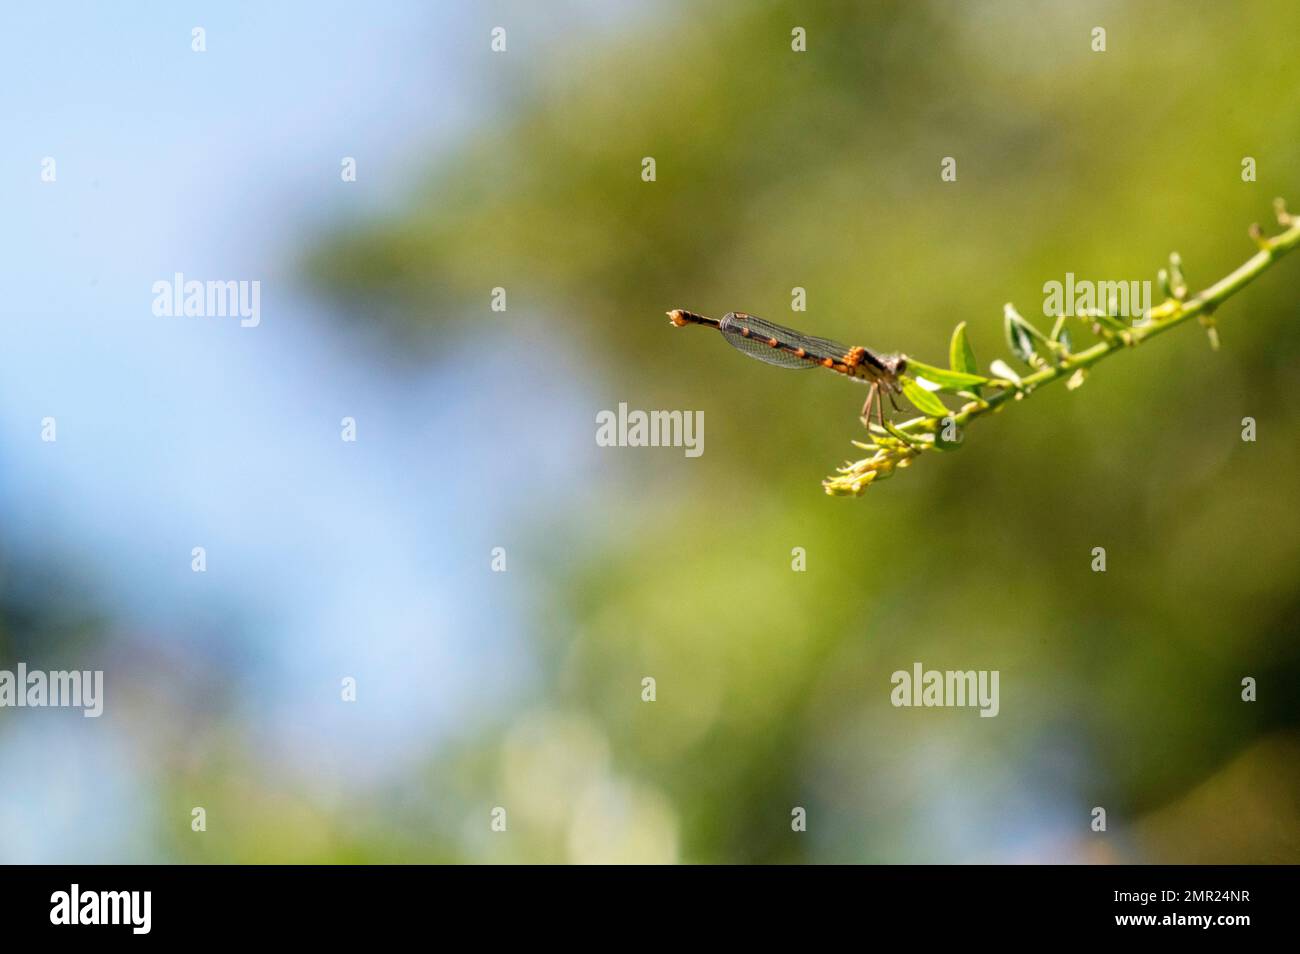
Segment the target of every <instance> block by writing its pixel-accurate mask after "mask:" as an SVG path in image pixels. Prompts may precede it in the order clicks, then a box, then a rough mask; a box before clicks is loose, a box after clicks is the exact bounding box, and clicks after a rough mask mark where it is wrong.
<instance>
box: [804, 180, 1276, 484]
mask: <svg viewBox="0 0 1300 954" xmlns="http://www.w3.org/2000/svg"><path fill="white" fill-rule="evenodd" d="M1277 211H1278V219H1279V221H1280V222H1281V223H1282V224H1283V225H1285V226H1286V229H1285V231H1283V232H1281V233H1279V234H1278V235H1275V236H1273V237H1272V238H1265V237H1264V236H1262V235H1261V234H1260V233H1259V231H1258V229H1257V228H1255V229H1252V231H1251V235H1252V237H1253V238H1254V239H1255V241H1256V243H1257V244H1258V245H1259V251H1258V252H1256V253H1255V254H1254V255H1253V256H1251V257H1250V258H1249V259H1248V260H1246V261H1245V262H1243V263H1242V264H1241V266H1240V267H1238V268H1237V269H1236V270H1235V271H1233V272H1232V273H1231V274H1230V275H1227V276H1226V277H1224V278H1222V279H1220V280H1219V281H1217V282H1215V283H1214V284H1213V285H1211V286H1210V287H1209V288H1206V289H1204V290H1203V291H1200V292H1198V293H1197V294H1195V295H1193V296H1191V297H1190V298H1182V299H1179V298H1169V299H1167V300H1165V301H1164V302H1161V303H1160V304H1159V305H1157V306H1155V307H1154V308H1152V309H1151V311H1150V315H1149V319H1150V320H1148V321H1146V322H1144V323H1143V324H1141V325H1136V326H1134V327H1132V328H1128V329H1125V330H1123V331H1118V332H1106V337H1105V339H1104V340H1102V341H1099V342H1098V343H1097V344H1095V345H1093V346H1092V347H1090V348H1087V349H1085V350H1083V351H1079V352H1076V353H1074V354H1070V355H1066V356H1064V357H1059V358H1058V359H1057V361H1056V363H1054V364H1051V365H1049V366H1047V367H1044V368H1040V369H1039V370H1037V371H1034V372H1033V373H1031V374H1027V375H1025V376H1024V377H1023V378H1021V379H1020V381H1019V382H1018V383H1017V384H1013V385H1011V386H1008V387H1007V388H1005V389H1004V390H1001V391H999V392H998V393H997V394H994V395H992V396H990V397H988V398H975V399H974V400H971V401H970V402H969V403H967V404H965V405H964V406H963V407H962V408H961V410H959V411H957V412H955V413H953V414H952V415H951V419H952V421H953V422H954V423H955V424H956V425H957V427H959V428H961V429H963V430H964V429H965V427H966V425H967V424H969V423H970V422H971V421H973V420H975V419H976V418H978V417H982V416H984V415H986V414H991V413H993V412H995V411H997V410H999V409H1000V408H1001V407H1002V405H1004V404H1006V403H1007V402H1009V401H1015V400H1021V399H1023V398H1025V397H1026V396H1028V395H1029V394H1032V393H1033V392H1034V391H1036V390H1037V389H1038V388H1040V387H1042V386H1043V385H1045V384H1050V383H1051V382H1053V381H1055V380H1057V379H1058V378H1063V377H1067V376H1069V375H1072V374H1074V373H1075V372H1077V371H1080V370H1082V369H1086V368H1090V367H1092V366H1093V365H1094V364H1096V363H1097V362H1099V361H1101V360H1102V359H1103V358H1105V357H1107V356H1108V355H1110V354H1113V353H1114V352H1116V351H1121V350H1123V349H1124V348H1129V347H1136V346H1137V345H1139V344H1141V343H1142V342H1144V341H1146V340H1147V339H1148V338H1154V337H1155V336H1156V335H1158V334H1161V333H1163V332H1165V331H1168V330H1169V329H1170V328H1173V327H1175V326H1177V325H1181V324H1182V323H1183V322H1185V321H1187V320H1188V319H1190V318H1193V317H1198V316H1199V317H1200V318H1201V319H1202V320H1206V319H1208V318H1209V316H1210V315H1212V314H1213V313H1214V310H1215V309H1216V308H1218V306H1219V305H1220V304H1222V303H1223V302H1224V301H1226V300H1227V299H1228V298H1231V297H1232V296H1233V295H1235V294H1236V293H1237V292H1239V291H1241V289H1243V288H1245V287H1246V286H1247V285H1249V284H1250V283H1251V282H1252V281H1254V280H1255V279H1256V278H1257V277H1258V276H1259V275H1260V274H1262V273H1263V272H1264V271H1265V270H1267V269H1268V268H1269V267H1270V266H1271V265H1272V264H1273V263H1274V262H1276V261H1277V260H1278V259H1279V258H1281V257H1282V256H1283V255H1285V254H1286V253H1287V252H1290V251H1291V250H1292V249H1294V248H1296V246H1298V245H1300V216H1291V215H1288V214H1287V213H1286V211H1285V209H1284V207H1283V206H1282V205H1281V203H1280V201H1279V203H1278V205H1277ZM946 421H947V418H944V419H940V418H935V417H923V418H917V419H915V420H912V421H908V422H907V423H905V424H901V425H899V427H898V430H900V431H902V432H903V433H904V434H909V435H922V434H935V433H937V432H938V430H939V429H940V427H942V426H943V425H944V424H945V423H946ZM900 443H901V442H900ZM922 450H923V448H922V447H916V446H907V445H904V446H902V447H895V448H889V447H883V448H881V449H880V450H878V451H877V453H876V455H875V456H874V457H872V458H869V459H867V460H863V461H858V462H856V463H853V464H849V465H847V466H845V467H843V468H841V470H840V475H839V476H835V477H830V478H827V480H826V481H825V482H824V484H823V485H824V486H825V488H826V492H827V493H831V494H854V495H856V494H860V493H862V492H863V491H864V490H865V489H866V487H867V485H869V484H870V483H871V482H872V481H873V480H874V479H877V478H883V477H887V476H889V475H890V474H892V472H893V470H894V467H895V466H904V467H905V466H907V464H908V463H910V461H911V458H913V457H916V456H917V455H918V454H920V453H922Z"/></svg>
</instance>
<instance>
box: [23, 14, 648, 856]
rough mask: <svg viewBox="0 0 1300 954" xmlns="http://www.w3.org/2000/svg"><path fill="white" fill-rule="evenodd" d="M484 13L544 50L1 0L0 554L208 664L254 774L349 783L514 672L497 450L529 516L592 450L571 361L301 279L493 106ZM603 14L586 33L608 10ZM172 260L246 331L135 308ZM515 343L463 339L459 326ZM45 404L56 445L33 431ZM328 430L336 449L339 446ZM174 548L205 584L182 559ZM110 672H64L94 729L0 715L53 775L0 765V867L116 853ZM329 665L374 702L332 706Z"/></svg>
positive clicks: (515, 686)
mask: <svg viewBox="0 0 1300 954" xmlns="http://www.w3.org/2000/svg"><path fill="white" fill-rule="evenodd" d="M583 9H585V8H583ZM625 9H630V8H625ZM502 16H506V17H511V18H513V19H510V20H509V22H510V23H511V25H512V27H514V26H516V25H517V30H516V35H517V36H518V42H519V43H521V44H522V43H526V42H534V43H537V44H539V45H540V44H543V43H550V42H559V41H560V40H562V39H563V38H564V37H563V31H562V30H561V28H560V25H559V23H558V20H550V19H548V18H545V17H543V16H541V15H539V14H538V13H535V12H530V11H529V10H528V8H527V6H525V5H512V6H507V7H501V6H498V7H491V6H488V7H475V6H473V5H469V4H447V5H439V6H433V5H429V4H422V3H389V4H380V5H364V4H344V3H339V4H334V5H320V4H302V3H297V4H236V5H233V6H232V5H226V4H220V5H218V4H197V5H192V6H191V5H186V6H184V7H182V6H178V5H175V4H163V3H155V4H131V5H129V6H121V5H111V6H110V5H95V4H82V5H66V4H64V5H61V4H53V5H50V4H29V5H26V6H22V7H19V8H17V9H13V10H9V11H7V13H6V19H7V20H8V22H7V24H6V29H5V32H4V36H3V38H0V113H2V114H3V115H4V117H5V119H4V125H5V140H6V143H5V145H6V148H5V149H4V150H3V152H2V154H0V205H2V206H3V208H4V210H5V212H4V214H5V217H6V219H7V220H8V221H7V226H8V227H7V229H6V231H7V232H8V234H9V236H10V241H9V242H7V243H6V248H5V254H4V256H3V265H0V278H3V280H4V286H5V296H4V304H3V315H2V319H3V328H4V335H3V347H2V348H0V521H2V522H3V536H2V537H0V540H3V543H4V547H5V549H6V550H7V552H8V559H9V560H10V562H11V563H12V562H14V561H19V562H24V563H26V562H29V561H31V562H40V563H43V564H47V565H50V566H54V567H57V568H58V572H60V573H66V574H68V576H69V578H70V579H71V580H73V585H75V586H76V587H77V589H78V590H79V591H84V593H85V594H86V596H87V598H88V600H89V602H91V603H92V604H93V605H95V606H96V607H97V608H99V609H100V610H103V611H106V612H107V613H108V614H109V616H110V617H111V620H112V632H113V635H112V636H111V637H110V640H121V641H122V642H123V643H124V644H125V645H128V646H132V647H137V648H138V647H140V646H144V647H146V648H147V647H148V646H150V645H151V644H153V645H155V647H156V648H157V649H158V650H159V651H160V652H165V653H178V652H179V653H180V654H181V655H182V656H185V655H186V654H189V655H190V656H192V657H193V658H195V659H199V660H204V661H212V662H211V665H212V666H214V667H215V671H214V672H210V673H209V674H208V676H207V678H208V679H209V680H210V681H212V682H215V683H217V684H219V685H222V686H224V687H225V688H226V689H227V690H229V691H230V692H231V693H232V694H233V696H234V698H235V699H236V700H237V703H236V707H237V708H238V709H239V710H241V712H242V714H243V715H244V716H245V717H246V719H247V722H248V725H250V726H256V727H257V733H258V735H259V736H261V737H262V740H263V742H264V743H265V745H266V750H265V752H264V754H265V755H266V756H267V758H268V760H270V761H274V762H275V763H277V764H278V765H279V766H280V768H281V769H283V770H284V771H287V772H292V771H293V770H294V769H295V768H297V769H298V770H299V771H300V773H301V775H302V777H303V778H306V779H308V780H310V777H311V774H312V772H313V770H314V767H315V766H317V765H318V759H319V758H320V757H321V754H320V753H319V752H315V751H313V744H314V741H315V742H319V740H320V738H321V736H322V735H326V734H327V735H328V736H329V748H330V757H346V758H347V759H349V760H350V763H349V764H350V767H351V773H350V774H351V775H352V776H353V777H355V778H357V779H359V780H361V781H362V782H365V781H367V780H372V779H376V778H380V777H382V776H383V775H384V774H385V773H389V772H394V771H400V770H401V768H402V766H403V764H404V763H403V756H405V755H408V754H414V753H418V752H421V751H423V750H424V749H425V747H426V746H427V745H428V743H429V742H430V741H431V740H435V739H437V738H439V737H442V736H444V735H445V734H446V733H449V732H455V731H458V730H461V729H463V728H465V727H466V725H467V724H469V723H472V721H473V720H474V719H475V718H477V717H479V716H481V715H483V714H484V713H487V712H490V711H491V709H492V708H493V706H495V705H497V704H498V703H500V702H501V701H503V700H505V699H508V698H509V697H510V696H511V695H512V694H513V693H515V692H517V691H519V690H520V687H521V686H523V685H525V684H526V682H527V679H528V677H529V666H528V660H527V655H526V644H525V642H524V640H523V634H524V633H525V632H526V628H527V621H526V618H525V613H526V606H525V602H526V600H524V599H521V598H520V596H521V594H523V593H526V588H525V587H522V586H515V587H511V588H510V590H509V591H508V594H509V595H506V594H507V591H505V590H504V589H503V588H494V587H492V586H490V585H489V583H488V581H487V580H486V579H485V577H486V575H487V567H488V559H489V550H490V548H491V547H492V546H495V545H507V544H510V543H511V542H512V540H511V539H510V537H509V534H510V533H511V532H513V531H512V528H513V527H515V526H517V524H516V522H515V521H514V520H512V519H511V518H512V517H513V516H514V515H515V514H517V512H518V508H519V506H520V501H518V500H516V499H514V498H513V497H512V495H511V493H510V492H509V483H508V480H507V474H506V473H505V472H504V471H503V460H504V459H505V455H507V454H508V455H509V458H512V459H521V460H529V461H531V462H532V463H531V467H530V471H531V474H532V477H531V478H530V480H531V485H530V489H529V498H530V500H529V502H530V503H531V505H533V506H536V505H538V504H539V503H544V502H545V501H546V500H547V499H548V497H553V498H555V499H557V500H558V499H559V498H560V497H561V495H562V494H563V488H564V487H565V486H566V484H568V483H569V482H570V481H571V479H572V476H573V474H574V473H575V472H576V470H578V469H581V468H582V467H585V466H590V465H591V464H590V460H591V457H592V455H594V451H595V448H594V444H593V443H592V442H591V436H590V433H588V430H589V429H587V428H585V422H586V411H585V410H579V409H578V408H579V404H580V402H581V399H582V394H581V392H580V390H579V389H580V388H581V386H582V381H581V374H580V373H579V372H578V370H577V368H574V369H573V373H571V374H565V373H561V374H559V375H557V374H556V373H555V370H556V369H555V366H554V365H552V367H551V369H550V371H549V372H548V373H547V382H545V386H543V382H541V381H540V380H539V379H538V377H537V375H536V374H534V375H529V374H528V373H524V374H512V375H511V376H510V377H509V378H507V379H504V380H497V379H489V380H484V377H483V375H482V372H481V370H479V369H477V368H476V367H474V366H473V365H471V364H470V363H469V362H467V361H463V360H459V359H460V358H461V355H460V354H458V353H457V349H458V348H466V349H467V348H468V347H469V346H470V344H471V341H469V340H465V341H461V342H455V341H452V342H450V349H449V352H448V353H447V354H446V355H444V356H442V357H441V358H440V359H437V360H435V361H434V362H432V363H431V364H427V365H416V364H413V363H410V362H399V361H395V360H393V355H392V352H391V349H390V348H389V347H387V346H385V344H384V343H383V342H378V341H376V340H375V338H374V336H373V334H371V333H369V332H368V331H367V330H366V327H365V320H364V315H361V316H352V319H351V320H349V321H343V320H340V318H341V316H339V315H334V314H330V313H329V312H328V311H327V310H326V309H327V305H326V304H325V303H323V302H322V301H321V300H319V299H318V298H316V297H314V296H313V294H312V291H311V289H310V288H307V287H304V285H303V283H302V281H301V279H300V277H299V276H298V274H297V272H296V267H297V266H296V263H297V260H298V256H299V254H300V253H301V251H302V250H303V249H304V248H307V247H310V246H311V244H312V243H313V242H314V241H315V240H317V239H318V238H319V237H320V235H321V234H322V232H321V230H322V229H324V228H327V227H337V226H338V224H339V223H342V222H345V221H349V220H352V219H360V218H364V217H367V216H371V215H377V214H381V213H382V211H383V210H384V209H386V208H392V207H394V206H395V205H397V204H398V203H400V202H401V201H402V198H403V196H404V194H405V191H406V189H407V188H409V187H411V186H413V185H414V184H415V177H416V176H417V175H418V174H419V173H420V172H421V171H423V170H426V169H427V168H428V166H429V164H430V163H431V162H432V161H433V160H434V158H435V157H436V156H437V154H438V153H439V152H440V151H442V150H446V149H449V148H451V147H452V146H454V144H455V142H456V141H457V138H458V137H460V136H463V135H466V134H469V133H471V132H472V131H473V129H474V127H475V125H476V124H479V123H483V122H488V121H490V118H491V117H490V111H491V103H492V100H491V97H490V91H489V87H490V83H489V82H488V81H486V80H484V79H483V78H482V77H481V76H479V75H478V74H476V73H475V71H474V69H473V68H472V64H473V62H474V61H475V59H476V58H478V59H481V58H479V57H477V52H478V51H477V46H476V44H479V43H481V44H482V45H483V46H484V47H486V44H487V40H488V30H489V29H490V25H491V22H492V21H493V17H502ZM617 16H618V13H617V11H616V14H615V16H614V19H617ZM609 17H610V15H609V14H608V13H605V14H603V15H602V16H601V17H599V18H594V19H593V18H584V17H580V18H578V19H579V21H581V22H586V23H588V24H589V25H590V26H591V27H592V28H595V29H599V28H602V27H604V26H605V25H607V24H608V21H609ZM548 24H549V25H548ZM195 25H201V26H203V27H204V28H205V29H206V41H207V52H205V53H202V54H199V53H195V52H193V51H192V50H191V48H190V44H191V32H190V30H191V27H192V26H195ZM570 26H571V24H570ZM480 72H481V70H480ZM46 156H50V157H54V159H55V161H56V163H57V177H58V178H57V181H56V182H55V183H52V184H51V183H43V182H41V181H40V170H41V161H42V159H43V157H46ZM342 156H354V157H356V158H357V162H358V181H357V182H356V183H343V182H342V181H341V180H340V178H339V162H340V158H341V157H342ZM177 271H181V272H183V273H185V275H186V276H187V277H192V278H199V279H221V280H229V279H233V280H258V281H260V282H261V283H262V303H261V310H262V321H261V325H260V326H259V327H257V328H241V327H239V324H238V322H237V321H236V320H234V319H221V318H212V319H206V318H158V317H155V316H154V315H153V314H152V312H151V307H150V306H151V303H152V292H151V287H152V285H153V283H154V282H155V281H157V280H159V279H168V278H170V277H171V276H172V274H173V273H174V272H177ZM509 333H512V330H511V329H510V328H509V326H508V325H505V324H504V323H503V324H501V325H499V326H495V327H492V326H487V327H483V328H482V331H481V333H479V334H475V335H474V336H473V337H474V340H473V342H472V344H473V346H474V347H475V348H476V349H481V348H482V347H483V346H484V342H485V340H486V341H487V343H488V344H489V346H490V344H491V342H492V341H494V340H497V339H499V340H501V341H504V339H505V336H506V335H507V334H509ZM557 360H558V359H557ZM539 367H540V365H539ZM561 370H562V367H561ZM556 381H562V382H571V383H570V384H566V385H563V386H560V387H557V386H556V383H555V382H556ZM524 404H528V405H530V407H531V408H532V411H531V413H542V414H553V415H554V417H555V418H556V419H557V420H570V421H579V420H580V421H582V422H583V424H584V429H581V430H579V429H576V428H569V429H565V428H563V427H561V428H558V429H556V430H554V431H552V432H549V433H545V434H540V433H530V432H527V431H522V430H521V429H519V428H517V427H514V426H512V425H513V423H514V422H513V420H512V409H514V408H518V407H520V406H522V405H524ZM47 416H52V417H54V418H55V419H56V420H57V428H58V440H57V442H55V443H53V444H46V443H42V442H41V441H40V426H41V425H40V422H41V421H42V419H43V418H45V417H47ZM344 416H352V417H354V418H356V420H357V422H358V432H359V438H358V441H357V442H356V443H355V444H347V443H344V442H342V441H341V440H340V439H339V430H340V426H339V425H340V420H341V418H343V417H344ZM507 438H508V440H509V446H508V447H503V446H502V442H503V441H504V440H505V439H507ZM195 545H202V546H205V547H206V548H207V553H208V566H209V570H208V572H207V573H206V574H195V573H192V572H191V571H190V565H189V564H190V550H191V547H192V546H195ZM128 655H129V654H128ZM123 658H125V657H124V656H123V654H122V652H121V651H120V649H119V650H114V649H113V648H112V647H108V648H106V649H104V656H103V659H102V660H88V661H87V662H86V663H85V665H86V666H87V667H88V668H90V667H94V668H98V667H99V666H100V665H103V666H104V667H105V668H107V669H108V670H109V671H108V674H107V681H108V685H109V689H108V700H107V712H106V715H105V717H104V718H103V719H101V720H76V719H66V718H62V717H61V716H62V715H64V714H63V713H31V712H24V713H23V715H24V716H25V717H26V718H25V721H21V722H20V721H19V720H18V719H16V718H13V717H11V716H4V715H0V765H7V766H9V767H12V766H15V765H19V764H23V763H24V762H30V759H31V758H32V757H33V755H34V754H35V753H45V754H46V757H47V758H48V759H49V760H50V766H49V771H29V772H27V773H24V774H23V775H22V778H21V779H20V778H19V777H18V776H17V775H16V774H14V773H11V772H10V771H9V768H8V767H6V768H5V769H4V770H3V771H0V775H4V776H8V777H9V779H10V783H9V784H8V785H7V786H4V787H0V827H4V828H6V829H8V828H10V827H11V826H12V825H13V824H14V823H16V822H18V821H20V820H25V821H26V822H27V828H26V830H27V832H28V837H26V838H24V839H15V840H11V841H10V842H9V848H8V849H5V848H3V847H0V859H3V860H6V861H46V860H53V859H57V858H63V857H65V852H66V851H67V850H68V848H69V845H71V844H74V843H75V844H76V845H78V846H79V850H78V854H77V855H76V857H77V859H78V860H92V859H91V858H90V857H87V855H86V852H89V853H90V855H91V856H97V855H98V854H99V853H102V854H103V855H104V856H105V857H120V851H121V849H122V846H123V844H125V843H126V839H125V834H124V833H125V832H126V831H127V830H128V829H129V827H130V822H129V819H128V817H127V816H130V815H131V813H132V812H138V809H136V808H133V807H132V806H134V805H135V804H136V802H137V800H138V796H139V794H140V791H139V787H138V785H137V784H136V783H135V782H134V781H133V779H135V778H136V777H137V775H136V772H137V771H138V768H139V766H138V765H137V766H136V767H135V768H132V761H133V759H134V760H139V759H147V758H148V753H147V752H144V751H139V749H138V746H137V745H136V743H135V742H134V741H133V739H132V738H131V732H132V731H133V729H132V723H130V722H128V721H123V720H122V719H114V717H113V713H114V704H113V703H114V700H113V689H112V687H113V685H114V682H115V681H116V683H117V684H118V685H119V686H121V685H123V684H124V682H126V683H130V682H131V680H132V678H133V677H132V676H130V675H129V674H126V673H122V672H119V673H114V672H113V666H112V664H113V662H114V660H119V661H120V660H121V659H123ZM105 660H106V662H105ZM27 662H28V663H29V665H32V666H33V667H37V666H39V665H40V660H39V659H29V660H27ZM205 664H206V663H205ZM160 672H162V673H164V674H165V670H154V671H153V672H152V673H146V674H145V675H143V676H140V674H137V676H139V677H140V678H144V679H148V678H157V677H158V674H159V673H160ZM343 675H352V676H355V677H356V678H357V679H358V680H359V681H360V696H361V702H362V703H368V704H365V705H358V706H357V708H356V711H355V712H350V713H349V718H347V719H346V720H340V719H339V718H338V707H339V703H338V701H337V699H338V684H339V679H340V677H341V676H343ZM147 689H148V686H147V685H144V686H141V685H138V684H137V685H135V691H147ZM33 715H35V716H38V717H39V716H43V715H48V716H51V717H57V718H51V719H47V720H45V721H42V722H40V723H37V722H36V721H35V719H33V718H32V716H33ZM93 733H100V735H94V734H93ZM109 736H111V739H110V738H109ZM87 752H94V753H98V755H97V756H96V759H97V762H96V764H99V765H100V766H101V768H102V770H103V772H102V773H101V774H100V775H99V776H97V778H98V781H99V782H100V783H101V784H100V785H99V788H98V791H99V793H100V794H99V796H97V797H98V798H100V799H101V801H100V802H99V803H98V804H92V803H91V802H90V801H88V800H87V799H88V798H89V794H88V789H87V788H86V786H84V785H78V784H75V783H70V782H69V778H68V776H67V774H66V771H67V770H65V769H56V768H55V765H56V764H64V763H66V762H67V761H69V760H71V761H73V762H77V761H78V760H83V761H84V758H83V756H84V755H85V753H87ZM111 752H126V753H128V754H127V755H126V756H125V757H123V758H117V757H116V756H114V757H111V758H110V757H107V756H105V755H104V753H111ZM83 781H84V778H83ZM79 792H80V793H81V794H78V793H79ZM114 793H116V795H114ZM104 800H107V801H108V802H109V803H110V804H111V805H114V806H116V810H117V811H118V812H119V822H120V823H121V828H120V831H118V833H117V834H114V833H113V829H112V827H111V826H110V828H108V829H103V826H99V828H98V829H97V830H99V831H100V833H99V834H98V835H96V836H95V837H96V838H98V839H100V841H99V842H94V843H91V842H88V841H87V840H86V839H87V837H88V836H87V834H86V832H87V831H88V827H87V826H88V824H89V821H88V820H89V819H90V818H92V817H94V818H99V819H100V820H102V814H100V813H101V812H102V811H103V807H104V806H103V801H104ZM37 806H44V807H45V808H47V809H49V810H41V811H37ZM50 806H57V810H55V809H52V808H50ZM142 817H144V816H142V815H138V816H137V818H136V820H137V822H138V821H139V819H140V818H142ZM33 818H40V819H43V821H41V822H39V823H38V824H37V825H36V826H35V827H32V826H31V824H30V823H31V820H32V819H33ZM82 821H85V822H86V824H82V823H81V822H82ZM42 826H44V827H42ZM60 832H66V833H67V839H71V841H69V840H66V839H64V838H60V837H59V833H60ZM92 841H93V840H92ZM115 852H116V853H115Z"/></svg>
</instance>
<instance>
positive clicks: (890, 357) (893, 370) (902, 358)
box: [878, 354, 907, 374]
mask: <svg viewBox="0 0 1300 954" xmlns="http://www.w3.org/2000/svg"><path fill="white" fill-rule="evenodd" d="M878 357H879V358H880V363H881V364H883V365H884V366H885V369H886V370H887V371H889V373H890V374H904V373H906V372H907V355H905V354H882V355H878Z"/></svg>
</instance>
